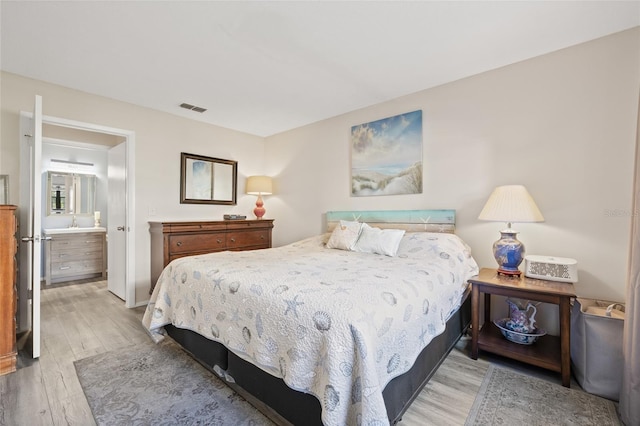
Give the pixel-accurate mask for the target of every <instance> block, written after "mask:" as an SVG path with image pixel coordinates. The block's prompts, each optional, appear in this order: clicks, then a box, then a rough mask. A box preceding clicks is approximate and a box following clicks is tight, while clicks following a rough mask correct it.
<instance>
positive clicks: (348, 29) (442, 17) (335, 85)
mask: <svg viewBox="0 0 640 426" xmlns="http://www.w3.org/2000/svg"><path fill="white" fill-rule="evenodd" d="M0 7H1V9H0V14H1V24H0V25H1V26H0V30H1V46H0V48H1V50H0V67H1V68H2V69H3V70H5V71H8V72H12V73H16V74H20V75H24V76H27V77H31V78H35V79H38V80H44V81H48V82H51V83H55V84H59V85H62V86H67V87H70V88H74V89H78V90H82V91H85V92H90V93H94V94H98V95H102V96H106V97H109V98H114V99H118V100H122V101H126V102H130V103H133V104H137V105H142V106H145V107H149V108H153V109H156V110H161V111H165V112H168V113H171V114H175V115H179V116H183V117H187V118H191V119H195V120H200V121H205V122H208V123H212V124H216V125H219V126H223V127H227V128H230V129H235V130H239V131H243V132H247V133H250V134H254V135H258V136H269V135H273V134H276V133H279V132H283V131H286V130H289V129H292V128H296V127H299V126H303V125H306V124H309V123H313V122H316V121H319V120H322V119H325V118H329V117H333V116H336V115H339V114H342V113H346V112H349V111H353V110H355V109H358V108H362V107H366V106H369V105H374V104H377V103H380V102H384V101H387V100H390V99H393V98H396V97H399V96H402V95H406V94H410V93H414V92H417V91H420V90H424V89H428V88H430V87H434V86H437V85H440V84H443V83H447V82H450V81H453V80H457V79H460V78H464V77H467V76H470V75H473V74H477V73H480V72H483V71H487V70H491V69H495V68H497V67H501V66H504V65H508V64H512V63H514V62H518V61H521V60H524V59H527V58H531V57H534V56H538V55H541V54H544V53H547V52H551V51H554V50H558V49H562V48H564V47H568V46H571V45H574V44H577V43H581V42H584V41H588V40H591V39H594V38H598V37H601V36H604V35H607V34H611V33H614V32H618V31H621V30H625V29H628V28H631V27H634V26H638V25H640V1H624V2H615V1H568V2H558V1H511V2H507V1H500V2H484V1H471V2H451V1H422V2H420V1H413V2H401V1H388V2H380V1H378V2H362V1H334V2H326V1H316V2H309V1H297V2H282V1H260V2H245V1H233V2H221V1H188V2H187V1H178V0H175V1H162V2H161V1H126V2H124V1H105V2H103V1H42V2H39V1H7V0H2V2H1V3H0ZM182 102H186V103H190V104H193V105H197V106H201V107H204V108H207V111H206V112H205V113H203V114H200V113H197V112H194V111H188V110H185V109H182V108H180V107H179V105H180V103H182Z"/></svg>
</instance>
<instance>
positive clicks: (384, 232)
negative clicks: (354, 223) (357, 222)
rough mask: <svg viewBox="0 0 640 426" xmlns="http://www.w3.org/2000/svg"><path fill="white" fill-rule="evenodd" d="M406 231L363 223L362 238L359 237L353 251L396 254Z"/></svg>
mask: <svg viewBox="0 0 640 426" xmlns="http://www.w3.org/2000/svg"><path fill="white" fill-rule="evenodd" d="M404 232H405V231H404V230H403V229H380V228H372V227H371V226H369V225H367V224H366V223H363V224H362V231H361V232H360V238H358V241H357V242H356V245H355V247H354V248H353V251H359V252H362V253H377V254H385V255H387V256H395V255H396V253H397V252H398V247H399V246H400V240H402V237H403V236H404Z"/></svg>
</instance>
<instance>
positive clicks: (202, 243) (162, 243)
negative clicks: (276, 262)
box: [149, 219, 273, 292]
mask: <svg viewBox="0 0 640 426" xmlns="http://www.w3.org/2000/svg"><path fill="white" fill-rule="evenodd" d="M272 229H273V220H268V219H262V220H221V221H208V222H149V230H150V232H151V291H150V292H153V289H154V287H155V285H156V282H157V281H158V278H159V277H160V274H161V273H162V270H163V269H164V267H165V266H167V265H168V264H169V263H170V262H171V261H172V260H174V259H178V258H180V257H184V256H193V255H196V254H204V253H213V252H216V251H224V250H236V251H241V250H254V249H263V248H270V247H271V230H272Z"/></svg>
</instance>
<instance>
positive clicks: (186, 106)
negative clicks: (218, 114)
mask: <svg viewBox="0 0 640 426" xmlns="http://www.w3.org/2000/svg"><path fill="white" fill-rule="evenodd" d="M180 108H184V109H190V110H191V111H195V112H201V113H202V112H205V111H206V110H207V109H206V108H202V107H199V106H195V105H191V104H186V103H181V104H180Z"/></svg>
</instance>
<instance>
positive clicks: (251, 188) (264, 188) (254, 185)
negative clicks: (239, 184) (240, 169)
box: [247, 176, 273, 219]
mask: <svg viewBox="0 0 640 426" xmlns="http://www.w3.org/2000/svg"><path fill="white" fill-rule="evenodd" d="M247 194H251V195H257V196H258V199H257V200H256V208H255V209H253V214H255V215H256V218H257V219H262V216H264V214H265V212H266V210H265V208H264V207H263V206H264V202H263V201H262V196H263V195H271V194H273V184H272V182H271V178H270V177H269V176H249V177H248V178H247Z"/></svg>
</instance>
